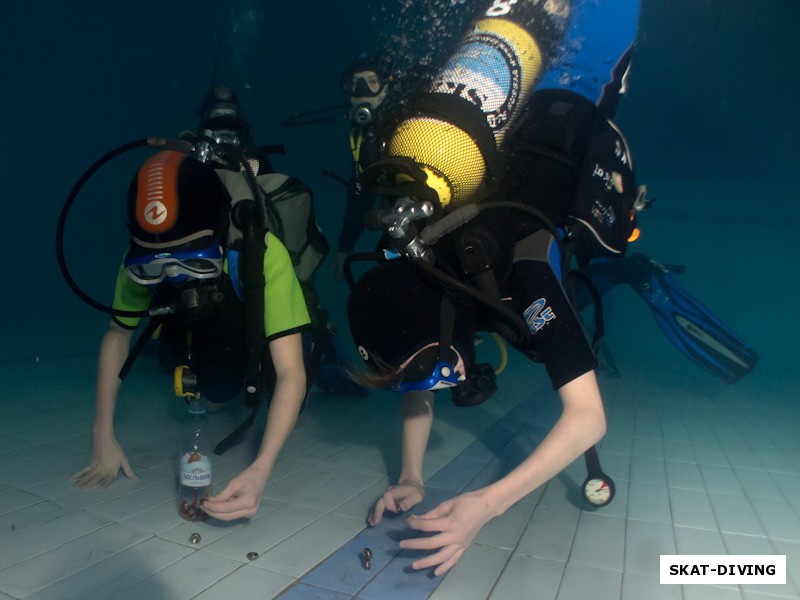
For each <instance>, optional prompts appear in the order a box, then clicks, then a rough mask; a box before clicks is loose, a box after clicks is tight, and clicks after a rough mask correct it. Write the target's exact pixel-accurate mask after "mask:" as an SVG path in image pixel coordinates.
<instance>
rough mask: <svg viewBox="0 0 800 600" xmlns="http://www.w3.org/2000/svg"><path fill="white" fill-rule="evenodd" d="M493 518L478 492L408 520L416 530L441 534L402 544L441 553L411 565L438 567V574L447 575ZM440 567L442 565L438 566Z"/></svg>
mask: <svg viewBox="0 0 800 600" xmlns="http://www.w3.org/2000/svg"><path fill="white" fill-rule="evenodd" d="M491 518H492V515H491V513H490V511H489V509H488V507H487V506H486V503H485V502H484V501H483V500H482V499H481V497H480V496H479V495H478V494H476V493H474V492H473V493H467V494H461V495H460V496H456V497H455V498H453V499H452V500H446V501H444V502H442V503H441V504H440V505H439V506H437V507H436V508H434V509H433V510H432V511H430V512H428V513H426V514H424V515H419V516H410V517H408V524H409V526H411V527H412V528H413V529H416V530H418V531H425V532H438V533H436V535H433V536H430V537H425V536H423V537H417V538H412V539H408V540H403V541H401V542H400V547H401V548H403V549H404V550H438V552H435V553H433V554H431V555H429V556H426V557H425V558H421V559H419V560H415V561H414V562H413V563H411V567H412V568H413V569H427V568H429V567H434V566H435V567H436V570H435V571H434V574H435V575H443V574H444V573H446V572H447V571H449V570H450V568H451V567H452V566H453V565H454V564H456V562H457V561H458V559H459V558H461V555H462V554H464V552H465V551H466V549H467V548H468V547H469V545H470V544H471V543H472V540H473V539H475V536H476V535H477V534H478V532H479V531H480V530H481V528H482V527H483V526H484V525H485V524H486V523H487V522H488V521H489V520H490V519H491ZM437 565H438V566H437Z"/></svg>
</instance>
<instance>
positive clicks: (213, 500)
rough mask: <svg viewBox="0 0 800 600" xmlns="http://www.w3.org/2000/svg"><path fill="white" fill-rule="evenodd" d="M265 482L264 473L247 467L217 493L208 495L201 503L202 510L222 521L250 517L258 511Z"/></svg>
mask: <svg viewBox="0 0 800 600" xmlns="http://www.w3.org/2000/svg"><path fill="white" fill-rule="evenodd" d="M266 484H267V476H266V475H264V474H262V473H261V472H260V471H258V470H257V469H254V468H253V467H248V468H247V469H245V470H244V471H242V472H241V473H239V475H237V476H236V477H234V478H233V479H232V480H231V481H230V483H228V485H227V486H225V489H224V490H222V491H221V492H220V493H219V494H216V495H214V496H210V497H209V498H208V499H207V500H206V501H205V502H204V503H203V510H204V511H205V512H206V513H207V514H208V515H209V516H211V517H214V518H215V519H220V520H222V521H233V520H234V519H239V518H241V517H252V516H254V515H255V514H256V512H258V506H259V505H260V504H261V493H262V492H263V491H264V486H266Z"/></svg>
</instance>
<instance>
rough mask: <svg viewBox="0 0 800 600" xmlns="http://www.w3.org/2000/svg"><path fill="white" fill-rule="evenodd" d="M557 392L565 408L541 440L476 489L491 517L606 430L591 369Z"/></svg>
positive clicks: (537, 484)
mask: <svg viewBox="0 0 800 600" xmlns="http://www.w3.org/2000/svg"><path fill="white" fill-rule="evenodd" d="M558 393H559V396H560V397H561V403H562V405H563V407H564V409H563V412H562V413H561V416H560V417H559V419H558V421H556V424H555V425H554V426H553V429H551V430H550V432H549V433H548V434H547V436H545V438H544V440H542V443H541V444H539V446H537V447H536V449H535V450H534V451H533V452H532V453H531V455H530V456H528V458H526V459H525V460H524V461H523V462H522V463H521V464H520V465H519V466H518V467H517V468H515V469H514V470H513V471H511V473H509V474H508V475H506V476H505V477H503V478H502V479H500V480H498V481H496V482H495V483H493V484H491V485H489V486H487V487H485V488H483V489H482V490H479V492H480V494H481V495H482V496H483V497H484V498H485V501H486V503H487V506H488V508H489V509H490V511H491V516H492V517H495V516H497V515H501V514H503V513H504V512H505V511H506V510H508V508H510V507H511V506H512V505H513V504H515V503H516V502H518V501H519V500H521V499H522V498H524V497H525V496H526V495H527V494H529V493H531V492H532V491H533V490H535V489H536V488H538V487H539V486H540V485H542V484H543V483H545V482H547V481H549V480H550V479H551V478H552V477H554V476H555V475H557V474H558V473H560V472H561V471H562V470H563V469H564V468H565V467H567V466H568V465H569V464H570V463H572V461H574V460H575V459H576V458H578V457H579V456H581V454H583V453H584V452H585V451H586V450H587V449H588V448H589V447H590V446H592V445H594V444H595V443H597V442H598V441H599V440H600V439H601V438H602V437H603V435H604V434H605V431H606V420H605V413H604V411H603V401H602V398H601V396H600V389H599V387H598V386H597V379H596V377H595V373H594V371H589V372H588V373H584V374H583V375H581V376H579V377H577V378H575V379H573V380H572V381H570V382H569V383H567V384H566V385H564V386H562V387H561V388H560V389H559V390H558Z"/></svg>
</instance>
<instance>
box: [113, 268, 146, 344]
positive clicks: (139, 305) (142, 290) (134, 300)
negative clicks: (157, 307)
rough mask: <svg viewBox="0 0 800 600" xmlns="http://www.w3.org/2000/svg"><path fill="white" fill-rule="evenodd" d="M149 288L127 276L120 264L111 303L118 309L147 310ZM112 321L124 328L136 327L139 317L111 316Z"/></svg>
mask: <svg viewBox="0 0 800 600" xmlns="http://www.w3.org/2000/svg"><path fill="white" fill-rule="evenodd" d="M151 298H152V296H151V295H150V290H149V289H148V287H147V286H146V285H142V284H140V283H136V282H135V281H133V279H131V278H130V277H128V274H127V273H125V269H124V268H123V267H122V266H121V265H120V268H119V271H118V272H117V284H116V286H115V288H114V302H113V303H112V304H111V306H113V307H114V308H116V309H119V310H147V309H148V308H149V307H150V300H151ZM112 318H113V319H114V322H115V323H116V324H117V325H119V326H120V327H124V328H125V329H136V328H137V327H138V326H139V322H140V321H141V320H142V319H141V318H140V317H118V316H114V317H112Z"/></svg>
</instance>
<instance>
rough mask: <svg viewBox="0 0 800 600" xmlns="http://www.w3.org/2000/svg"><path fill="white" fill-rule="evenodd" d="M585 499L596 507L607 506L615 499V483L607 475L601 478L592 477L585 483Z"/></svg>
mask: <svg viewBox="0 0 800 600" xmlns="http://www.w3.org/2000/svg"><path fill="white" fill-rule="evenodd" d="M583 497H584V498H586V501H587V502H589V503H590V504H593V505H594V506H605V505H606V504H608V503H609V502H611V501H612V500H613V499H614V481H613V480H612V479H611V477H609V476H608V475H606V474H605V473H603V474H602V475H601V476H600V477H592V476H591V475H590V476H589V477H587V478H586V481H584V482H583Z"/></svg>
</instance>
